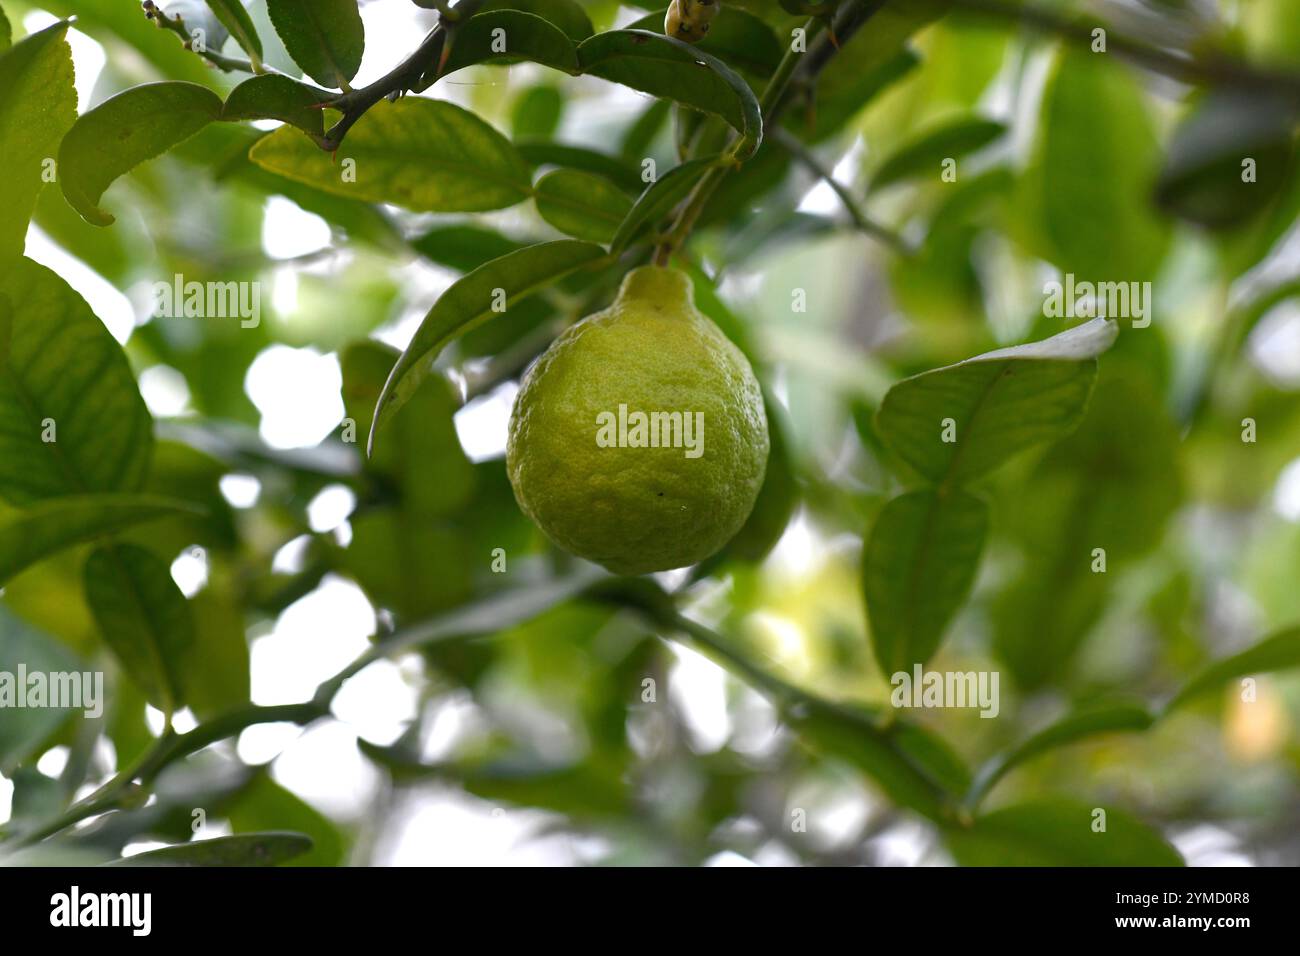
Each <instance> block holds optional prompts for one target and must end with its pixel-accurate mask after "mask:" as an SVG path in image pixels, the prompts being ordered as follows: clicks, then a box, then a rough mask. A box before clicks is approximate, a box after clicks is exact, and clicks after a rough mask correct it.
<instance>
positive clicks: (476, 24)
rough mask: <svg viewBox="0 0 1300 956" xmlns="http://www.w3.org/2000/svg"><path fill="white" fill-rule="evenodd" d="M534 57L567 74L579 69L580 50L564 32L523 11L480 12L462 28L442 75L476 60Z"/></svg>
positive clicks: (457, 31) (489, 60) (530, 58)
mask: <svg viewBox="0 0 1300 956" xmlns="http://www.w3.org/2000/svg"><path fill="white" fill-rule="evenodd" d="M519 60H532V61H533V62H534V63H541V64H542V65H543V66H549V67H550V68H551V69H553V70H560V71H561V72H563V73H576V72H577V71H578V51H577V48H576V47H574V45H573V40H571V39H569V37H567V36H566V35H565V34H564V31H563V30H561V29H560V28H559V27H557V26H555V25H554V24H552V23H549V22H547V21H546V20H543V19H542V18H541V17H538V16H534V15H533V14H531V13H523V12H521V11H519V10H493V11H490V12H486V13H480V14H479V15H478V16H476V17H473V18H471V19H470V21H469V22H468V23H466V24H465V25H464V26H462V27H459V28H458V29H457V30H456V33H455V35H454V37H453V40H452V46H451V53H450V54H448V56H447V62H446V63H445V64H444V65H443V68H442V73H441V74H440V76H446V75H448V74H450V73H454V72H456V71H457V70H463V69H464V68H465V67H467V66H473V65H474V64H476V63H490V62H493V61H500V62H506V63H515V62H518V61H519Z"/></svg>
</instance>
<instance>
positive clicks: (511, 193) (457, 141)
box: [249, 97, 532, 212]
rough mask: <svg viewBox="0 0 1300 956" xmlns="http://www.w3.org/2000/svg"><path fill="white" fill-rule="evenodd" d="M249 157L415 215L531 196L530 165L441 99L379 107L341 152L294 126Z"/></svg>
mask: <svg viewBox="0 0 1300 956" xmlns="http://www.w3.org/2000/svg"><path fill="white" fill-rule="evenodd" d="M249 156H250V158H251V159H252V160H253V162H255V163H257V165H259V166H261V167H262V168H263V169H266V170H268V171H269V172H272V173H275V174H277V175H280V176H284V177H287V178H288V179H292V180H296V181H298V182H300V183H306V184H307V185H309V186H313V187H315V188H316V189H321V190H324V191H325V192H328V193H333V194H334V195H336V196H345V197H347V198H350V199H362V200H365V201H367V202H386V203H392V204H394V205H397V206H403V207H405V208H407V209H410V210H412V211H414V212H482V211H484V210H489V209H504V208H505V207H507V206H513V205H514V204H515V203H518V202H522V201H523V200H524V199H526V198H528V196H530V195H531V194H532V183H531V181H530V177H529V169H528V164H527V163H526V162H524V160H523V158H522V157H521V156H520V155H519V153H518V151H516V150H515V148H514V147H513V146H512V145H511V144H510V142H509V140H507V139H506V138H505V137H504V136H502V135H501V134H500V133H498V132H497V131H496V130H495V129H493V128H492V127H491V126H489V125H488V124H487V123H485V122H484V121H483V120H481V119H479V118H478V117H477V116H475V115H474V114H473V113H471V112H470V111H469V110H465V109H462V108H461V107H459V106H455V105H454V104H452V103H448V102H445V101H443V100H429V99H423V98H419V97H407V98H405V99H401V100H398V101H397V102H396V103H387V102H383V103H378V104H376V105H375V106H373V107H371V109H370V110H369V111H367V112H366V114H365V116H363V117H362V118H361V119H360V120H359V121H358V122H357V124H356V125H355V126H354V127H352V130H351V132H349V133H348V137H347V139H346V140H345V141H344V144H343V146H342V147H341V148H340V149H339V151H338V154H337V156H332V155H331V154H330V153H327V152H325V151H324V150H322V149H320V148H319V147H318V146H316V145H315V144H314V143H312V142H311V141H310V140H308V139H305V138H304V137H303V136H302V135H300V134H299V133H298V131H297V130H293V129H279V130H276V131H275V132H274V133H272V134H271V135H270V136H267V137H265V138H264V139H261V140H259V141H258V143H257V145H256V146H254V147H253V149H252V152H251V153H250V154H249Z"/></svg>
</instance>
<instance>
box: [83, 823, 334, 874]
mask: <svg viewBox="0 0 1300 956" xmlns="http://www.w3.org/2000/svg"><path fill="white" fill-rule="evenodd" d="M311 848H312V841H311V837H309V836H307V835H305V834H302V833H291V832H289V831H287V830H285V831H274V830H270V831H267V832H265V833H236V834H235V835H234V836H225V837H214V838H213V839H211V840H195V841H194V842H193V843H178V844H176V845H175V846H165V847H162V848H161V849H158V850H147V851H145V852H144V853H137V854H136V855H135V856H129V857H126V858H125V859H121V860H114V861H113V862H112V863H109V864H106V865H108V866H278V865H279V864H281V863H285V862H287V861H289V860H292V859H294V858H295V857H299V856H302V855H303V854H304V853H307V852H309V851H310V850H311Z"/></svg>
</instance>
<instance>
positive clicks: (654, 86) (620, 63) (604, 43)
mask: <svg viewBox="0 0 1300 956" xmlns="http://www.w3.org/2000/svg"><path fill="white" fill-rule="evenodd" d="M578 62H579V64H580V66H581V68H582V72H583V73H588V74H590V75H592V76H599V77H601V78H603V79H606V80H610V81H612V82H615V83H622V84H623V85H624V86H630V87H631V88H632V89H634V90H640V91H641V92H643V93H649V94H650V95H652V96H661V97H666V98H668V99H671V100H676V101H677V102H678V103H682V104H683V105H685V106H690V107H693V108H694V109H697V110H700V111H702V112H705V113H712V114H714V115H716V116H720V117H722V119H724V120H725V121H726V122H727V124H728V125H729V126H731V127H732V129H734V130H736V131H737V132H739V133H740V134H741V135H742V137H743V146H742V149H741V150H740V151H739V152H738V154H737V156H738V158H740V159H746V158H748V157H749V156H750V155H752V154H753V152H754V150H756V149H757V148H758V145H759V143H760V142H761V141H762V138H763V118H762V116H761V115H760V113H759V106H758V100H757V99H756V98H755V97H754V92H753V91H752V90H751V89H750V88H749V84H747V83H746V82H745V81H744V80H742V79H741V78H740V77H739V76H738V75H737V74H736V73H735V72H734V71H733V70H732V69H731V67H729V66H727V65H726V64H725V63H723V62H722V61H721V60H719V59H718V58H717V57H713V56H710V55H709V54H707V53H704V52H703V51H701V50H697V49H696V48H695V47H692V46H691V45H690V44H687V43H683V42H681V41H680V40H674V39H673V38H671V37H666V36H663V35H661V34H658V33H648V32H646V31H645V30H612V31H610V32H608V33H598V34H596V35H595V36H593V37H591V38H590V39H588V40H584V41H583V42H582V43H580V44H579V45H578Z"/></svg>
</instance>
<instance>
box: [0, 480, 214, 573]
mask: <svg viewBox="0 0 1300 956" xmlns="http://www.w3.org/2000/svg"><path fill="white" fill-rule="evenodd" d="M192 511H193V509H192V508H191V506H189V505H187V504H185V503H184V502H181V501H174V500H172V499H168V498H159V497H155V496H151V495H117V494H103V495H66V496H63V497H60V498H52V499H50V500H49V501H43V502H40V503H39V504H35V505H32V506H31V507H30V508H24V509H23V510H21V511H17V512H12V513H10V514H7V515H5V516H4V517H0V585H3V584H4V583H5V582H7V581H8V580H9V579H10V578H12V577H13V576H14V575H15V574H17V573H18V572H19V571H22V570H23V569H24V568H27V567H30V566H31V565H33V564H35V563H36V562H37V561H40V560H41V559H43V558H47V557H49V556H50V555H52V554H55V553H57V552H59V551H61V550H62V549H64V548H67V547H70V546H71V545H74V544H81V543H83V542H86V541H93V540H95V539H96V538H100V537H103V536H105V535H109V534H112V533H113V532H115V531H121V530H123V529H125V528H129V527H132V526H133V525H137V524H143V523H144V522H146V521H154V520H156V519H158V518H166V517H171V516H174V515H178V514H185V513H190V512H192Z"/></svg>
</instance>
